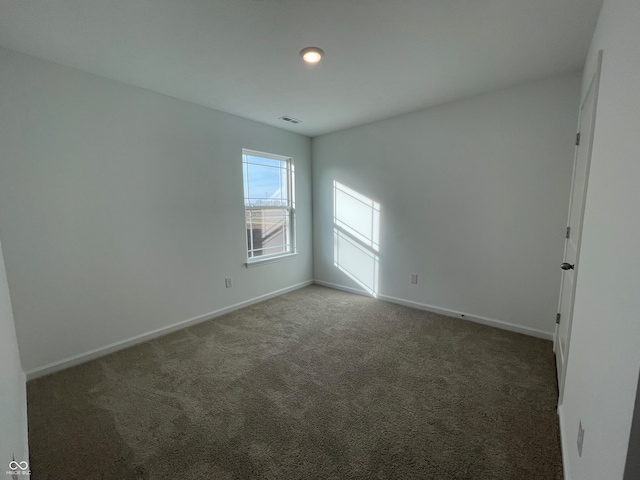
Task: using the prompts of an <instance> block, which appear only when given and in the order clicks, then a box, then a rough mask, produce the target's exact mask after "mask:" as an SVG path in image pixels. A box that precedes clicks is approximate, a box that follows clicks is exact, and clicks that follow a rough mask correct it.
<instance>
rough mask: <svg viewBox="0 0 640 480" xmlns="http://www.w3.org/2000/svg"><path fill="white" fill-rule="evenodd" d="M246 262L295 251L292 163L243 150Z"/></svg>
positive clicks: (276, 157) (269, 155) (277, 157)
mask: <svg viewBox="0 0 640 480" xmlns="http://www.w3.org/2000/svg"><path fill="white" fill-rule="evenodd" d="M242 168H243V180H244V208H245V226H246V232H247V262H248V263H251V262H257V261H260V260H263V259H269V258H274V257H278V256H282V255H286V254H291V253H294V252H295V245H294V238H295V235H294V231H295V228H294V227H295V225H294V218H295V211H294V202H293V192H294V188H293V162H292V161H291V158H288V157H281V156H279V155H272V154H266V153H261V152H254V151H251V150H243V151H242Z"/></svg>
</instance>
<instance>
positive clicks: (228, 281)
mask: <svg viewBox="0 0 640 480" xmlns="http://www.w3.org/2000/svg"><path fill="white" fill-rule="evenodd" d="M224 286H225V287H227V288H231V287H233V280H231V277H227V278H225V279H224Z"/></svg>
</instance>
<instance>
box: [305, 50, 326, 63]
mask: <svg viewBox="0 0 640 480" xmlns="http://www.w3.org/2000/svg"><path fill="white" fill-rule="evenodd" d="M323 55H324V51H322V49H320V48H318V47H307V48H303V49H302V50H300V56H301V57H302V59H303V60H304V61H305V62H307V63H309V64H311V65H315V64H316V63H318V62H319V61H320V60H321V59H322V56H323Z"/></svg>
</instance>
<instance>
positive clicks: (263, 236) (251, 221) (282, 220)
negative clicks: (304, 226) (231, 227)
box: [245, 208, 291, 258]
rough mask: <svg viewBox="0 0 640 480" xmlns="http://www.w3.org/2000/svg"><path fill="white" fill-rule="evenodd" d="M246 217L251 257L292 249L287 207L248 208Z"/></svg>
mask: <svg viewBox="0 0 640 480" xmlns="http://www.w3.org/2000/svg"><path fill="white" fill-rule="evenodd" d="M245 217H246V225H247V251H248V253H249V258H254V257H258V256H262V255H271V254H276V253H287V252H290V251H291V245H290V241H289V210H288V209H287V208H272V209H264V210H246V211H245Z"/></svg>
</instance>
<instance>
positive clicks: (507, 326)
mask: <svg viewBox="0 0 640 480" xmlns="http://www.w3.org/2000/svg"><path fill="white" fill-rule="evenodd" d="M314 283H316V284H318V285H322V286H324V287H329V288H335V289H336V290H344V291H345V292H350V293H355V294H357V295H364V296H367V297H371V295H369V294H368V293H366V292H365V291H364V290H358V289H357V288H352V287H347V286H344V285H338V284H335V283H330V282H325V281H323V280H314ZM376 298H378V299H379V300H384V301H386V302H391V303H397V304H399V305H404V306H406V307H411V308H417V309H418V310H426V311H428V312H432V313H438V314H440V315H445V316H447V317H454V318H460V319H463V320H469V321H471V322H475V323H481V324H482V325H487V326H489V327H495V328H500V329H502V330H509V331H510V332H516V333H522V334H524V335H529V336H531V337H536V338H542V339H544V340H551V341H553V336H554V335H553V333H551V332H545V331H543V330H538V329H536V328H531V327H524V326H522V325H516V324H514V323H509V322H504V321H502V320H496V319H493V318H487V317H481V316H479V315H473V314H471V313H466V312H458V311H456V310H449V309H447V308H440V307H434V306H433V305H427V304H426V303H419V302H414V301H411V300H404V299H402V298H396V297H391V296H388V295H382V294H378V295H377V296H376Z"/></svg>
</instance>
